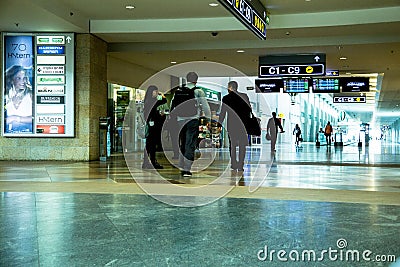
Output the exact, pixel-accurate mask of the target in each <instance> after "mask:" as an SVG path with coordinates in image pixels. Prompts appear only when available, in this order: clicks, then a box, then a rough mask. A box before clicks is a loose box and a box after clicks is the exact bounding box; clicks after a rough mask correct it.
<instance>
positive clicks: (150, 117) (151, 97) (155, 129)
mask: <svg viewBox="0 0 400 267" xmlns="http://www.w3.org/2000/svg"><path fill="white" fill-rule="evenodd" d="M165 103H167V100H166V99H165V97H163V96H162V95H161V94H159V92H158V88H157V86H155V85H150V86H149V87H148V88H147V91H146V95H145V98H144V118H145V120H146V128H147V130H146V137H145V138H146V147H145V150H144V153H143V154H144V156H143V165H142V168H143V169H153V168H154V169H163V166H162V165H160V164H159V163H158V162H157V160H156V148H157V147H156V146H157V143H158V140H159V139H160V138H161V137H160V135H161V130H162V126H163V122H164V116H165V115H164V114H163V113H162V112H160V111H159V110H158V107H159V106H161V105H163V104H165Z"/></svg>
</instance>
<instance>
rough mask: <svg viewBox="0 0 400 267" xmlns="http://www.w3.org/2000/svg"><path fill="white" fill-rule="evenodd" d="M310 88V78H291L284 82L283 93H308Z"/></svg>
mask: <svg viewBox="0 0 400 267" xmlns="http://www.w3.org/2000/svg"><path fill="white" fill-rule="evenodd" d="M311 87H312V79H311V78H293V79H285V80H284V87H283V92H284V93H309V92H310V88H311Z"/></svg>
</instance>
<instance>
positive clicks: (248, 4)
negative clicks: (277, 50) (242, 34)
mask: <svg viewBox="0 0 400 267" xmlns="http://www.w3.org/2000/svg"><path fill="white" fill-rule="evenodd" d="M218 1H219V2H220V3H221V4H223V5H224V6H225V7H226V8H227V9H228V10H229V11H230V12H231V13H232V14H233V15H234V16H235V17H236V18H238V19H239V20H240V21H241V22H242V23H243V24H244V25H245V26H246V27H247V28H248V29H249V30H251V31H252V32H253V33H254V34H255V35H257V36H258V37H259V38H260V39H262V40H266V39H267V34H266V32H267V23H266V17H267V11H266V9H265V7H264V6H263V4H261V3H260V2H259V0H218Z"/></svg>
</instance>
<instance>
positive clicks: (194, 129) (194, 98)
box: [171, 72, 211, 177]
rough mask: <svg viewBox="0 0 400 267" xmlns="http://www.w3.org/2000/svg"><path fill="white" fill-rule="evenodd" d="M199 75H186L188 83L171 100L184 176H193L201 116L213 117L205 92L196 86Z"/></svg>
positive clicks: (180, 164)
mask: <svg viewBox="0 0 400 267" xmlns="http://www.w3.org/2000/svg"><path fill="white" fill-rule="evenodd" d="M197 80H198V75H197V74H196V73H195V72H189V73H188V74H187V75H186V81H187V84H185V85H184V86H182V87H180V88H178V89H177V90H176V91H175V94H174V97H173V99H172V102H171V116H174V117H176V120H177V122H178V129H179V131H177V132H176V133H175V134H179V149H180V152H181V153H180V154H179V168H180V169H181V175H182V176H183V177H191V176H192V173H191V172H190V170H191V167H192V164H193V161H194V154H195V150H196V145H197V138H198V135H199V117H200V116H201V115H203V114H201V113H202V112H204V116H206V117H207V118H210V117H211V111H210V106H209V104H208V102H207V100H206V98H205V93H204V91H203V90H201V89H200V88H197V87H196V83H197Z"/></svg>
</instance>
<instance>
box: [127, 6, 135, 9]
mask: <svg viewBox="0 0 400 267" xmlns="http://www.w3.org/2000/svg"><path fill="white" fill-rule="evenodd" d="M125 8H126V9H134V8H135V7H134V6H132V5H127V6H125Z"/></svg>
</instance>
